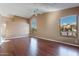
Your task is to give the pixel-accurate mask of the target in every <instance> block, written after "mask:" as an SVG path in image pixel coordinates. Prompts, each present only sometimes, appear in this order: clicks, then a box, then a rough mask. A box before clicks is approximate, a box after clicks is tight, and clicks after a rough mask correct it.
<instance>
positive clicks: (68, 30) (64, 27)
mask: <svg viewBox="0 0 79 59" xmlns="http://www.w3.org/2000/svg"><path fill="white" fill-rule="evenodd" d="M77 20H78V19H77V16H76V15H70V16H66V17H62V18H61V19H60V34H61V35H62V36H73V37H76V36H77V26H78V25H77Z"/></svg>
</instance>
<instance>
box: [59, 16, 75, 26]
mask: <svg viewBox="0 0 79 59" xmlns="http://www.w3.org/2000/svg"><path fill="white" fill-rule="evenodd" d="M60 23H61V25H62V24H72V23H76V15H72V16H67V17H62V18H61V20H60Z"/></svg>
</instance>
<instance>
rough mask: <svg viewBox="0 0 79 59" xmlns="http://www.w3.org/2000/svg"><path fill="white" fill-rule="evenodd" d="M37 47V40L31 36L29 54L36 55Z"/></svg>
mask: <svg viewBox="0 0 79 59" xmlns="http://www.w3.org/2000/svg"><path fill="white" fill-rule="evenodd" d="M37 47H38V42H37V39H35V38H31V41H30V54H31V55H37V50H38V49H37Z"/></svg>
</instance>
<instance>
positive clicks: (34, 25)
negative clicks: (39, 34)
mask: <svg viewBox="0 0 79 59" xmlns="http://www.w3.org/2000/svg"><path fill="white" fill-rule="evenodd" d="M36 26H37V24H36V20H32V28H36Z"/></svg>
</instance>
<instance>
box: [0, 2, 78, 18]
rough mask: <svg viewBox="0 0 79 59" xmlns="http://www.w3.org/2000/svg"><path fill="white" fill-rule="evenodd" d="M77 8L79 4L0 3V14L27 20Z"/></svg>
mask: <svg viewBox="0 0 79 59" xmlns="http://www.w3.org/2000/svg"><path fill="white" fill-rule="evenodd" d="M76 6H79V3H0V14H1V15H3V16H10V15H16V16H22V17H26V18H29V17H31V16H32V15H33V14H34V10H36V9H38V11H37V13H44V12H50V11H57V10H62V9H66V8H71V7H76Z"/></svg>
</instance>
